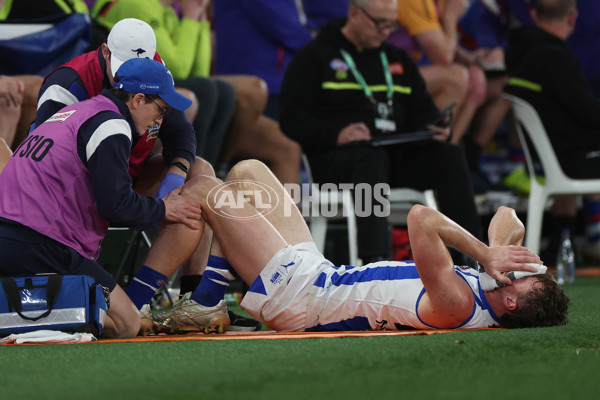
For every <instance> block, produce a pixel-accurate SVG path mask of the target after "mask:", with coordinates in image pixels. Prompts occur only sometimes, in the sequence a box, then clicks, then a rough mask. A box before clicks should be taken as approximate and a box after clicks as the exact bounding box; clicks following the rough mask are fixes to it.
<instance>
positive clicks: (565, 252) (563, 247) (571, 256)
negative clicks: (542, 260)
mask: <svg viewBox="0 0 600 400" xmlns="http://www.w3.org/2000/svg"><path fill="white" fill-rule="evenodd" d="M574 279H575V253H574V252H573V244H572V243H571V233H570V231H569V229H563V231H562V232H561V234H560V247H559V248H558V254H557V256H556V280H557V281H558V283H560V284H561V285H562V284H563V283H567V282H573V280H574Z"/></svg>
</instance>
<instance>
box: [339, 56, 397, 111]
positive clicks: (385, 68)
mask: <svg viewBox="0 0 600 400" xmlns="http://www.w3.org/2000/svg"><path fill="white" fill-rule="evenodd" d="M340 51H341V53H342V57H344V61H346V64H348V67H349V68H350V71H352V75H354V79H356V81H357V82H358V83H359V84H360V86H362V88H363V91H364V92H365V96H367V98H368V99H369V101H370V102H371V103H373V104H377V101H376V100H375V98H374V97H373V92H372V91H371V89H370V88H369V86H368V85H367V82H366V81H365V78H364V77H363V75H362V74H361V73H360V71H359V70H358V69H357V68H356V64H355V63H354V60H353V59H352V57H351V56H350V54H349V53H348V52H347V51H346V50H344V49H341V50H340ZM379 58H380V59H381V65H382V66H383V74H384V76H385V83H386V84H387V87H388V89H387V103H388V105H389V106H390V107H391V106H392V105H393V102H394V81H393V80H392V74H391V72H390V66H389V62H388V58H387V55H386V54H385V52H384V51H381V52H380V53H379Z"/></svg>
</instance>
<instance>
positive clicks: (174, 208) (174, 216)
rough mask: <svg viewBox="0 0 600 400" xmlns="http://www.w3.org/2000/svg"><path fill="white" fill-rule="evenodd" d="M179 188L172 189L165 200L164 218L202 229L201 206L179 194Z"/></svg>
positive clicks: (195, 228)
mask: <svg viewBox="0 0 600 400" xmlns="http://www.w3.org/2000/svg"><path fill="white" fill-rule="evenodd" d="M180 193H181V189H176V190H173V191H172V192H171V193H169V194H168V195H167V196H166V197H165V198H164V199H163V201H164V202H165V220H167V221H169V222H175V223H182V224H185V225H186V226H187V227H189V228H190V229H193V230H195V231H197V230H200V229H202V223H201V221H202V208H201V207H200V203H197V202H194V201H192V200H190V199H188V198H187V197H184V196H181V195H180Z"/></svg>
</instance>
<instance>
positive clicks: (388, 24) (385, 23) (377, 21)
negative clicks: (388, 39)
mask: <svg viewBox="0 0 600 400" xmlns="http://www.w3.org/2000/svg"><path fill="white" fill-rule="evenodd" d="M357 8H358V9H359V10H360V11H361V12H362V13H363V14H365V16H366V17H367V18H369V19H370V20H371V22H372V23H373V24H374V25H375V28H377V29H378V30H380V31H383V30H386V29H390V30H394V29H396V27H397V26H398V22H396V21H394V20H389V19H385V18H374V17H373V16H371V15H370V14H369V13H368V12H367V11H366V10H365V9H364V8H362V7H357Z"/></svg>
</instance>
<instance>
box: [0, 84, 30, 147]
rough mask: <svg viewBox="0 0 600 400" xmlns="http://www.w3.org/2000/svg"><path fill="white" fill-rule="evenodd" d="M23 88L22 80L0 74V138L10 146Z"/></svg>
mask: <svg viewBox="0 0 600 400" xmlns="http://www.w3.org/2000/svg"><path fill="white" fill-rule="evenodd" d="M24 90H25V84H24V83H23V81H22V80H20V79H18V78H16V77H12V76H6V75H0V139H4V141H5V142H6V143H7V144H8V145H9V146H11V147H12V144H13V142H14V138H15V134H16V132H17V125H18V123H19V119H20V117H21V107H22V104H23V91H24Z"/></svg>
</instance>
